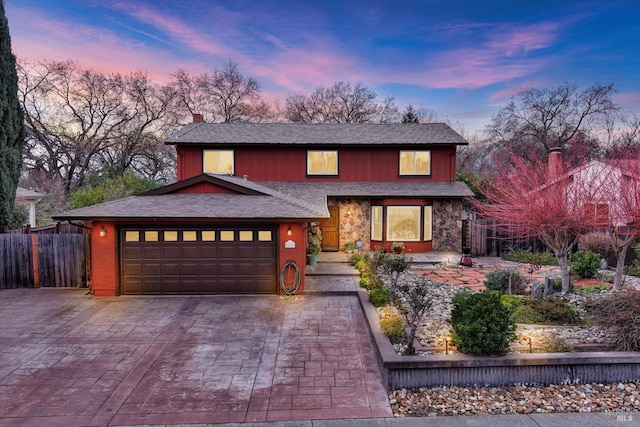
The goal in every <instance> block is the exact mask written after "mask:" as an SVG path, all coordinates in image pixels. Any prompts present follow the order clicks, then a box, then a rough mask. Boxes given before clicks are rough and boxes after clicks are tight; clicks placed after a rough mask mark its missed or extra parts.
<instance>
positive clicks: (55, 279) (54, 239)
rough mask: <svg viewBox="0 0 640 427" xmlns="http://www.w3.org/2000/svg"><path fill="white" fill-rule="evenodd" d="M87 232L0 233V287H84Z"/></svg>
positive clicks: (85, 280)
mask: <svg viewBox="0 0 640 427" xmlns="http://www.w3.org/2000/svg"><path fill="white" fill-rule="evenodd" d="M89 239H90V236H89V235H88V234H0V289H9V288H38V287H84V286H86V285H87V280H88V278H89V270H88V269H89V263H88V256H89V247H90V245H89Z"/></svg>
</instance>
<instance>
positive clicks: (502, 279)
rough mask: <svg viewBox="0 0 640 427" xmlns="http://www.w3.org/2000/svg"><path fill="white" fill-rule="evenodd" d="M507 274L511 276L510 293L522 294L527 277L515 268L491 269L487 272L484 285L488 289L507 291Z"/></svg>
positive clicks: (525, 286) (524, 291)
mask: <svg viewBox="0 0 640 427" xmlns="http://www.w3.org/2000/svg"><path fill="white" fill-rule="evenodd" d="M509 276H511V294H513V295H524V294H525V293H526V289H527V279H526V278H525V277H524V276H523V275H521V274H520V273H519V272H517V271H515V270H493V271H490V272H489V274H487V277H486V278H485V280H484V285H485V286H486V288H487V290H489V291H498V292H502V293H505V294H507V293H509Z"/></svg>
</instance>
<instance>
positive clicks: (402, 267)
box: [380, 254, 412, 287]
mask: <svg viewBox="0 0 640 427" xmlns="http://www.w3.org/2000/svg"><path fill="white" fill-rule="evenodd" d="M411 263H412V260H411V258H407V256H406V255H405V254H400V255H396V254H392V255H387V256H385V257H384V258H383V260H382V265H381V266H380V272H381V273H382V274H383V275H384V276H386V277H387V278H388V279H389V281H390V283H389V285H390V286H391V287H394V286H395V285H396V283H397V282H398V279H399V278H400V277H401V276H402V275H403V274H405V273H406V272H407V271H409V269H410V268H411Z"/></svg>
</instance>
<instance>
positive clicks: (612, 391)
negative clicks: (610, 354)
mask: <svg viewBox="0 0 640 427" xmlns="http://www.w3.org/2000/svg"><path fill="white" fill-rule="evenodd" d="M602 273H604V274H606V273H607V272H602ZM415 276H417V275H414V274H409V275H407V280H418V278H417V277H415ZM625 286H626V287H628V288H634V289H636V290H640V278H638V277H633V276H627V278H626V280H625ZM463 290H464V289H462V288H460V287H457V286H452V285H448V284H441V283H429V284H428V294H429V297H430V299H431V301H432V307H431V310H430V312H429V313H428V314H427V315H425V317H424V319H423V322H422V323H421V325H420V327H419V329H418V333H417V338H418V340H419V341H420V342H421V343H422V344H423V345H428V346H433V347H441V346H443V345H444V340H445V339H446V338H448V336H449V332H450V326H449V323H448V321H449V318H450V315H451V310H452V308H453V303H452V299H453V297H454V296H455V294H457V293H458V292H462V291H463ZM608 293H609V292H608V291H603V292H596V293H589V294H581V293H573V294H570V295H568V296H566V299H567V300H568V302H569V303H570V304H571V305H572V306H573V307H574V308H575V309H576V310H577V311H578V312H579V313H580V314H581V315H584V310H583V308H582V304H583V302H584V301H585V300H586V299H588V298H591V299H597V298H601V297H604V296H606V295H607V294H608ZM556 296H561V295H556ZM518 335H519V337H520V338H521V339H522V338H523V337H531V339H532V340H533V341H534V342H537V341H545V340H547V341H548V340H550V339H553V338H561V339H562V340H564V341H565V342H567V343H569V344H585V343H603V342H605V341H606V330H603V329H601V328H599V327H597V326H589V327H581V326H547V325H518ZM521 343H522V344H524V342H522V341H521ZM395 347H396V351H397V352H398V353H401V352H402V350H403V349H402V348H400V347H399V346H395ZM422 354H434V352H423V353H422ZM389 402H390V404H391V408H392V410H393V414H394V416H396V417H421V416H450V415H485V414H531V413H552V412H559V413H562V412H630V411H640V382H637V381H636V382H629V383H615V384H562V385H549V386H540V385H514V386H511V387H427V388H418V389H412V390H408V389H400V390H395V391H392V392H390V393H389Z"/></svg>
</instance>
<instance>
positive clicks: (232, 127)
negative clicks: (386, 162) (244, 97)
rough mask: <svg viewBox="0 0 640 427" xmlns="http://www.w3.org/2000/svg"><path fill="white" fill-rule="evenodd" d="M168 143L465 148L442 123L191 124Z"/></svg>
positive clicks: (184, 127)
mask: <svg viewBox="0 0 640 427" xmlns="http://www.w3.org/2000/svg"><path fill="white" fill-rule="evenodd" d="M167 144H222V145H224V144H283V145H290V144H304V145H388V144H395V145H417V144H445V145H450V144H454V145H467V141H466V140H465V139H464V138H463V137H462V136H460V135H459V134H458V133H457V132H455V131H454V130H453V129H451V128H450V127H449V126H448V125H446V124H445V123H419V124H418V123H415V124H403V123H391V124H303V123H191V124H188V125H184V126H182V127H181V128H180V129H178V130H177V131H176V132H174V133H173V134H172V135H171V136H169V138H168V139H167Z"/></svg>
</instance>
